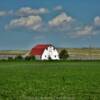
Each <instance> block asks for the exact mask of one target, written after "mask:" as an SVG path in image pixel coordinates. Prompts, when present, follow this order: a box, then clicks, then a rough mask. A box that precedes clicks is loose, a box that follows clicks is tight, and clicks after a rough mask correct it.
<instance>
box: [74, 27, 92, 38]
mask: <svg viewBox="0 0 100 100" xmlns="http://www.w3.org/2000/svg"><path fill="white" fill-rule="evenodd" d="M73 33H74V34H73V35H74V37H80V36H88V35H90V34H93V27H92V26H84V27H78V28H77V27H76V28H75V30H74V32H73Z"/></svg>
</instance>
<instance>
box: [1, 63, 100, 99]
mask: <svg viewBox="0 0 100 100" xmlns="http://www.w3.org/2000/svg"><path fill="white" fill-rule="evenodd" d="M0 100H100V62H96V61H91V62H90V61H88V62H87V61H84V62H83V61H80V62H79V61H77V62H75V61H73V62H70V61H68V62H67V61H66V62H65V61H63V62H61V61H60V62H0Z"/></svg>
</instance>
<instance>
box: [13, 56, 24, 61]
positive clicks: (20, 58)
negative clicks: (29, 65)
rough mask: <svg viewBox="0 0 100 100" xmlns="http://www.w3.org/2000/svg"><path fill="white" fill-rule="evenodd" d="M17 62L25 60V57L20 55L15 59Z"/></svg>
mask: <svg viewBox="0 0 100 100" xmlns="http://www.w3.org/2000/svg"><path fill="white" fill-rule="evenodd" d="M15 60H23V57H22V56H21V55H18V56H16V57H15Z"/></svg>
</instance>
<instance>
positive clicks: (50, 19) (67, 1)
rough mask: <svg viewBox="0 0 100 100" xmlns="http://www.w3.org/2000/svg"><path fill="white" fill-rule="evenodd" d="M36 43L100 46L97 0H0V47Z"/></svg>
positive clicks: (19, 46) (19, 48)
mask: <svg viewBox="0 0 100 100" xmlns="http://www.w3.org/2000/svg"><path fill="white" fill-rule="evenodd" d="M37 44H53V45H54V46H55V47H60V48H88V47H90V46H91V47H95V48H100V0H0V50H16V49H18V50H24V49H30V48H32V47H33V46H35V45H37Z"/></svg>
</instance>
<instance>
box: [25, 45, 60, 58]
mask: <svg viewBox="0 0 100 100" xmlns="http://www.w3.org/2000/svg"><path fill="white" fill-rule="evenodd" d="M25 56H35V58H36V59H38V60H49V59H51V60H59V53H58V51H57V49H56V48H55V47H54V46H53V45H51V44H38V45H36V46H35V47H33V48H32V49H31V51H29V52H28V53H27V54H26V55H25Z"/></svg>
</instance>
